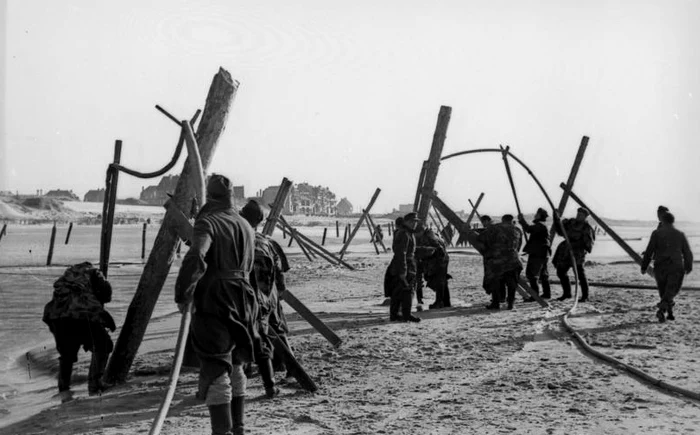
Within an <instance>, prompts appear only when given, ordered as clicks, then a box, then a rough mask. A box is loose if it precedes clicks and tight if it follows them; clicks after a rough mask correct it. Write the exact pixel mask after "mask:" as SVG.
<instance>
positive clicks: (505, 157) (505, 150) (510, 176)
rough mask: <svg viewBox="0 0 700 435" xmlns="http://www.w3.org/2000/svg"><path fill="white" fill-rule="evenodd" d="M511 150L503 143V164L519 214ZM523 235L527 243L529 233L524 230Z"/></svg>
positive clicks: (520, 212) (519, 213)
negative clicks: (511, 168)
mask: <svg viewBox="0 0 700 435" xmlns="http://www.w3.org/2000/svg"><path fill="white" fill-rule="evenodd" d="M509 151H510V147H509V146H507V147H505V148H503V146H502V145H501V155H502V157H503V164H504V165H505V167H506V174H507V175H508V182H509V183H510V190H511V191H512V192H513V198H514V199H515V209H516V210H517V211H518V215H521V214H522V211H521V210H520V201H518V192H517V191H516V190H515V182H514V181H513V174H512V173H511V172H510V163H508V152H509ZM523 236H525V243H527V241H528V240H527V233H526V232H523Z"/></svg>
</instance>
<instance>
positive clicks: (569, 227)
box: [552, 207, 595, 302]
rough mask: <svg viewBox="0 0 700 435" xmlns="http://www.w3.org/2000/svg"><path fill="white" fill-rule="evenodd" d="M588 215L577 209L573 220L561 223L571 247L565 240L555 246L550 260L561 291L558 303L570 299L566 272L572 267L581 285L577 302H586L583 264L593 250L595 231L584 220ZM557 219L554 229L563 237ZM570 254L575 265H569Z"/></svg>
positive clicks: (569, 283) (586, 289) (569, 284)
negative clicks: (587, 254) (559, 282)
mask: <svg viewBox="0 0 700 435" xmlns="http://www.w3.org/2000/svg"><path fill="white" fill-rule="evenodd" d="M589 214H590V213H589V212H588V210H586V209H585V208H583V207H579V209H578V211H577V213H576V218H575V219H564V220H563V221H561V224H562V225H563V226H564V230H566V234H567V235H568V236H569V241H570V242H571V246H569V245H568V244H567V243H566V240H564V241H562V242H561V243H559V246H557V250H556V252H555V253H554V258H552V264H554V267H556V268H557V276H558V277H559V280H560V281H561V288H562V291H563V294H562V295H561V297H559V298H557V300H558V301H563V300H565V299H569V298H571V282H570V281H569V276H568V271H569V269H570V268H571V267H573V266H575V267H576V272H577V273H578V278H579V282H580V283H581V299H579V302H586V301H587V300H588V280H587V279H586V272H585V270H584V267H583V264H584V262H585V261H586V253H590V252H591V251H592V250H593V244H594V243H595V231H594V230H593V227H591V225H590V224H589V223H588V221H587V220H586V219H587V218H588V215H589ZM558 219H559V218H558V217H557V216H556V215H555V216H554V229H555V231H556V232H557V234H559V235H560V236H562V237H563V236H564V234H563V233H562V231H561V228H560V226H559V225H558V223H557V220H558ZM570 252H573V254H574V259H575V260H576V264H571V255H570Z"/></svg>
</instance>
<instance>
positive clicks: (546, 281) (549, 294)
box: [542, 277, 552, 299]
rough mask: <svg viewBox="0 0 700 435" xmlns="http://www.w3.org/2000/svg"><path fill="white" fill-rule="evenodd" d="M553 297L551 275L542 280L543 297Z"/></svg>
mask: <svg viewBox="0 0 700 435" xmlns="http://www.w3.org/2000/svg"><path fill="white" fill-rule="evenodd" d="M551 297H552V289H551V288H550V286H549V277H547V278H546V279H543V280H542V298H543V299H550V298H551Z"/></svg>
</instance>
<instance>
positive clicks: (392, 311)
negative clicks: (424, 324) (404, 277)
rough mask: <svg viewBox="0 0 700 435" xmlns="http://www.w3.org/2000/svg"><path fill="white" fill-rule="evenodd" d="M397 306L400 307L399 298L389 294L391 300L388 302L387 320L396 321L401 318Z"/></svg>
mask: <svg viewBox="0 0 700 435" xmlns="http://www.w3.org/2000/svg"><path fill="white" fill-rule="evenodd" d="M399 308H401V299H399V298H398V297H396V296H393V295H392V296H391V302H390V304H389V320H390V321H392V322H398V321H400V320H401V316H399Z"/></svg>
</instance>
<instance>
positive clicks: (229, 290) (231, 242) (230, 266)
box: [175, 174, 259, 435]
mask: <svg viewBox="0 0 700 435" xmlns="http://www.w3.org/2000/svg"><path fill="white" fill-rule="evenodd" d="M232 194H233V186H232V184H231V181H230V180H229V179H228V178H226V177H224V176H222V175H218V174H212V176H211V177H210V178H209V181H208V183H207V203H206V204H205V205H204V206H203V207H202V209H201V210H200V212H199V214H198V215H197V218H196V220H195V223H194V235H193V240H192V243H191V246H190V249H189V251H188V252H187V254H186V255H185V258H184V259H183V260H182V266H181V268H180V273H179V274H178V277H177V281H176V283H175V302H177V303H178V307H179V308H180V311H181V312H182V311H184V310H185V308H186V306H187V304H188V303H190V302H194V314H193V317H192V326H191V327H190V334H191V335H192V345H193V348H194V350H195V352H196V353H197V357H198V358H199V360H200V371H199V393H198V396H199V397H202V398H204V400H205V403H206V404H207V406H208V408H209V416H210V418H211V428H212V434H213V435H219V434H222V435H223V434H230V433H233V434H234V435H238V434H242V433H244V408H245V405H244V403H245V390H246V377H245V374H244V372H243V364H245V363H249V362H251V361H253V356H254V342H255V340H259V334H258V331H257V328H256V327H255V324H254V317H253V316H254V314H255V311H256V309H257V307H256V299H255V290H254V289H253V287H252V286H251V285H250V282H249V281H248V277H249V276H250V273H251V272H252V270H253V259H254V256H255V247H254V240H255V234H254V232H253V229H252V228H251V227H250V225H249V224H248V222H246V221H245V219H243V218H242V217H241V216H240V215H239V214H238V213H236V212H235V211H234V210H233V202H232Z"/></svg>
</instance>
